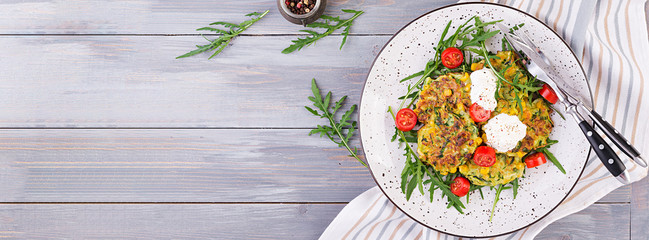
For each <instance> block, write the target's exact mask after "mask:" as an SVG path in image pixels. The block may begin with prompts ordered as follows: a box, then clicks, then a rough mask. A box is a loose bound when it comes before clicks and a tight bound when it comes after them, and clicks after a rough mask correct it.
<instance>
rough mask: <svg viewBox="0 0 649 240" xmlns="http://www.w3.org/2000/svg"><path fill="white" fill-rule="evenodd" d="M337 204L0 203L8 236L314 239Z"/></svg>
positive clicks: (3, 233) (0, 224) (0, 222)
mask: <svg viewBox="0 0 649 240" xmlns="http://www.w3.org/2000/svg"><path fill="white" fill-rule="evenodd" d="M343 207H344V205H343V204H326V205H322V204H316V205H311V204H289V205H286V204H282V205H279V204H270V205H269V204H261V205H260V204H254V205H246V204H243V205H242V204H225V205H223V204H217V205H213V204H136V205H132V204H100V205H97V204H62V205H60V204H52V205H51V204H46V205H41V204H38V205H25V204H18V205H14V204H9V205H4V204H3V205H0V238H9V239H42V238H57V239H134V238H137V239H142V238H143V239H198V238H201V239H202V238H207V239H316V238H317V237H318V236H320V234H321V233H322V232H323V231H324V229H325V228H326V227H327V225H329V222H330V221H331V220H332V219H333V218H334V217H335V216H336V215H337V214H338V212H339V211H340V210H341V209H342V208H343Z"/></svg>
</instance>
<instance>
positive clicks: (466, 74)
mask: <svg viewBox="0 0 649 240" xmlns="http://www.w3.org/2000/svg"><path fill="white" fill-rule="evenodd" d="M474 64H475V63H474ZM471 65H473V64H471ZM468 79H469V73H464V76H462V78H460V81H466V80H468Z"/></svg>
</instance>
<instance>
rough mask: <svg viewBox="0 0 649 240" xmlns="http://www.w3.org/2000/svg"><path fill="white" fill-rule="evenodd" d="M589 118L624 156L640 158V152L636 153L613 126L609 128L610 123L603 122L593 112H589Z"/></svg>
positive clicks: (600, 117)
mask: <svg viewBox="0 0 649 240" xmlns="http://www.w3.org/2000/svg"><path fill="white" fill-rule="evenodd" d="M590 113H591V115H590V116H591V117H592V118H593V122H595V124H597V126H599V127H601V128H602V130H603V131H604V133H605V134H606V136H608V137H610V138H611V140H612V142H613V143H614V144H615V145H616V146H617V147H618V148H620V150H622V152H624V153H625V154H626V155H628V156H629V157H630V158H634V157H637V156H640V152H638V150H637V149H635V148H634V147H633V145H631V144H629V143H628V141H627V140H626V139H624V137H623V136H622V134H620V133H619V132H618V131H617V130H615V128H614V127H613V126H611V124H610V123H608V122H607V121H604V119H603V118H602V116H600V115H599V114H598V113H597V112H595V111H594V110H593V111H591V112H590Z"/></svg>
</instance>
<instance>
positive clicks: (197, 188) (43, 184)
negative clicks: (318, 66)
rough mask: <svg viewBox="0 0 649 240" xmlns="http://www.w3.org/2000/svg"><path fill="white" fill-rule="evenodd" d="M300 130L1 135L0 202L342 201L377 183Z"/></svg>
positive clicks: (343, 155) (343, 153)
mask: <svg viewBox="0 0 649 240" xmlns="http://www.w3.org/2000/svg"><path fill="white" fill-rule="evenodd" d="M308 131H309V130H303V129H288V130H260V129H251V130H247V129H233V130H201V129H196V130H3V131H2V133H0V193H2V194H0V202H348V201H350V200H352V199H353V198H355V197H356V196H358V195H359V194H361V193H362V192H364V191H365V190H367V189H369V188H371V187H373V186H375V185H376V183H375V182H374V180H373V179H372V177H371V176H370V173H369V171H368V170H367V169H365V168H364V167H363V166H362V165H360V164H359V163H358V162H357V161H356V160H355V159H353V158H350V157H347V155H348V153H347V152H346V150H344V149H341V148H338V147H337V146H335V144H333V143H331V142H330V141H329V140H328V139H324V138H319V137H315V136H307V133H308ZM353 144H354V145H356V146H358V141H357V140H356V139H354V142H353Z"/></svg>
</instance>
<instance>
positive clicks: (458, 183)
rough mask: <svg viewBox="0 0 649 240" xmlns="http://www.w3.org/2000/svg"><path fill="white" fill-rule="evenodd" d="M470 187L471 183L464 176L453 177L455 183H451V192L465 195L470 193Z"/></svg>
mask: <svg viewBox="0 0 649 240" xmlns="http://www.w3.org/2000/svg"><path fill="white" fill-rule="evenodd" d="M470 188H471V183H470V182H469V180H467V179H466V178H464V177H460V176H458V177H456V178H455V179H453V183H451V192H452V193H453V194H455V195H457V196H458V197H464V196H465V195H466V194H467V193H469V189H470Z"/></svg>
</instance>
